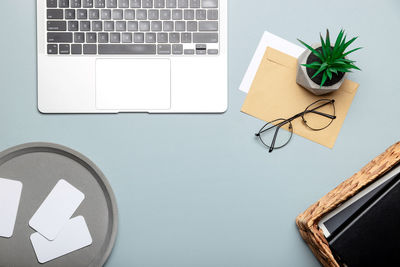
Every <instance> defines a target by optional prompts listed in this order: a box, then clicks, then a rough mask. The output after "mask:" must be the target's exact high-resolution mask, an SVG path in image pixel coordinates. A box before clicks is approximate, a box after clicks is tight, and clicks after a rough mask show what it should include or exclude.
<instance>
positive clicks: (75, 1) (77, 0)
mask: <svg viewBox="0 0 400 267" xmlns="http://www.w3.org/2000/svg"><path fill="white" fill-rule="evenodd" d="M71 8H81V0H71Z"/></svg>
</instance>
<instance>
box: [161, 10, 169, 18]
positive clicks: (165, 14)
mask: <svg viewBox="0 0 400 267" xmlns="http://www.w3.org/2000/svg"><path fill="white" fill-rule="evenodd" d="M160 19H161V20H170V19H171V10H169V9H165V10H161V11H160Z"/></svg>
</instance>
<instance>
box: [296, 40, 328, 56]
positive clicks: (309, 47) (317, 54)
mask: <svg viewBox="0 0 400 267" xmlns="http://www.w3.org/2000/svg"><path fill="white" fill-rule="evenodd" d="M297 40H298V41H299V42H300V43H302V44H303V45H304V46H305V47H307V49H309V50H310V51H311V52H312V53H313V54H314V55H316V56H317V57H318V58H319V59H321V61H322V60H323V56H322V55H321V53H320V52H318V51H317V50H315V49H314V48H312V47H311V46H309V45H308V44H306V43H305V42H303V41H302V40H300V39H297Z"/></svg>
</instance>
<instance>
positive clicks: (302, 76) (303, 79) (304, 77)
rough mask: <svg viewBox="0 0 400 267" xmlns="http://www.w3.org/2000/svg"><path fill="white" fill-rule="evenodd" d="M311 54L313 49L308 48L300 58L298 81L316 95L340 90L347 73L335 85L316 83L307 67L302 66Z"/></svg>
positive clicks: (315, 47)
mask: <svg viewBox="0 0 400 267" xmlns="http://www.w3.org/2000/svg"><path fill="white" fill-rule="evenodd" d="M319 47H321V44H314V45H312V48H314V49H317V48H319ZM310 55H311V51H310V50H308V49H307V50H306V51H304V52H303V53H302V54H301V55H300V57H299V58H298V61H297V62H298V63H297V64H298V66H297V77H296V82H297V83H298V84H299V85H301V86H302V87H304V88H305V89H307V90H308V91H310V92H311V93H313V94H314V95H325V94H329V93H331V92H334V91H336V90H338V89H339V88H340V87H341V86H342V84H343V82H344V80H345V78H346V76H347V75H346V74H345V75H344V76H343V78H342V79H341V80H339V81H338V82H337V83H335V84H333V85H330V86H322V87H320V85H319V84H317V83H315V82H314V81H313V80H311V77H309V76H308V74H307V69H306V67H304V66H302V64H306V63H307V59H308V57H309V56H310Z"/></svg>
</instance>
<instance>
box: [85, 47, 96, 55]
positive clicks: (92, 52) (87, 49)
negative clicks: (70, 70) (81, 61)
mask: <svg viewBox="0 0 400 267" xmlns="http://www.w3.org/2000/svg"><path fill="white" fill-rule="evenodd" d="M83 54H85V55H96V54H97V45H95V44H84V45H83Z"/></svg>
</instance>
